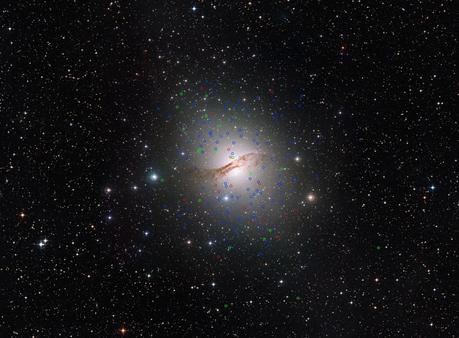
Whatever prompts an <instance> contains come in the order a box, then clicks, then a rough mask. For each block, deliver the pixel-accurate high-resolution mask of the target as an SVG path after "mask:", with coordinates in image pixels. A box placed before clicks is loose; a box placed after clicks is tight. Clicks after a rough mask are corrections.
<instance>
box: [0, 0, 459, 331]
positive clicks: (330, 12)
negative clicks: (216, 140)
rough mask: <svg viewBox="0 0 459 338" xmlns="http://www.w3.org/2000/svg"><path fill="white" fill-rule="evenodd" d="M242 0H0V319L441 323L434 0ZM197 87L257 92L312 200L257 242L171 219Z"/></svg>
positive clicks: (443, 125) (448, 243)
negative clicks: (180, 134)
mask: <svg viewBox="0 0 459 338" xmlns="http://www.w3.org/2000/svg"><path fill="white" fill-rule="evenodd" d="M248 3H249V2H248V1H196V2H189V1H167V2H166V1H164V2H160V1H149V2H146V1H138V2H132V3H121V2H117V1H113V2H109V1H97V2H92V3H84V2H77V1H76V2H54V1H53V2H52V1H30V2H27V3H25V2H10V3H5V4H3V5H2V12H1V15H0V29H1V32H2V33H1V34H0V36H1V37H0V43H1V51H0V60H1V62H0V112H1V120H0V130H1V135H2V136H1V156H0V167H1V169H0V174H1V181H0V182H1V183H0V206H1V209H0V219H1V224H0V227H1V239H2V243H3V244H2V245H1V247H0V253H1V283H0V295H1V299H2V303H3V306H2V308H3V310H1V311H0V315H1V316H0V333H1V336H4V337H10V336H11V337H13V336H19V337H30V336H32V335H34V336H36V337H59V336H64V337H70V336H72V337H90V336H98V337H105V336H106V337H111V336H117V335H126V336H132V337H143V336H145V337H149V336H156V337H177V336H193V337H194V336H196V337H206V336H209V337H225V336H236V337H327V336H328V337H376V336H384V337H455V336H457V334H458V329H457V327H458V317H457V279H455V277H454V275H455V274H456V273H457V261H458V258H459V257H458V252H457V249H456V246H457V236H458V230H457V223H458V190H457V189H458V151H457V128H458V125H457V104H456V102H457V95H458V92H457V90H458V87H457V74H456V64H457V34H456V32H457V29H458V27H457V20H455V12H454V11H453V2H452V1H443V2H441V1H439V2H435V3H430V2H424V1H416V2H414V1H410V2H405V3H403V4H398V3H395V2H394V3H387V4H384V5H383V4H381V5H378V4H375V3H373V2H365V1H362V2H352V1H343V2H324V1H312V2H309V1H293V0H292V1H252V2H251V3H252V4H251V5H249V4H248ZM193 6H196V8H197V9H196V10H195V11H193V9H192V7H193ZM214 6H215V8H214ZM202 16H204V18H202ZM253 54H255V56H254V57H253V56H252V55H253ZM213 57H215V58H213ZM223 61H225V63H223ZM184 79H187V82H184ZM180 90H184V91H185V94H184V96H183V97H181V96H178V95H177V93H178V92H179V91H180ZM204 92H206V93H209V100H210V101H211V100H215V99H216V98H221V100H222V101H223V102H231V104H232V103H234V102H235V101H236V100H237V99H239V98H240V97H243V96H248V97H252V98H253V97H259V100H260V106H261V107H263V109H265V110H266V111H269V112H275V113H276V114H273V123H278V124H279V126H280V128H284V129H279V130H280V131H279V132H284V131H285V133H286V137H288V138H289V139H292V140H295V142H297V145H296V146H297V147H298V149H300V150H301V152H302V154H303V155H302V156H303V157H304V158H305V159H307V163H306V164H305V167H304V168H305V169H304V170H305V173H306V176H307V177H309V178H310V180H311V181H314V182H315V183H314V184H315V185H316V189H317V191H318V200H317V202H316V203H315V204H314V205H313V206H311V207H310V209H309V210H308V211H307V212H306V213H304V212H302V213H300V215H301V217H300V216H298V217H297V218H295V217H296V216H292V217H293V219H294V222H293V224H292V223H289V225H288V226H286V227H285V228H284V229H282V230H280V234H281V238H280V239H276V238H273V239H272V240H269V243H270V244H269V246H268V247H267V248H266V247H264V246H263V245H265V244H263V243H260V240H259V239H258V238H246V237H241V238H239V240H238V239H237V238H236V239H233V240H234V243H233V244H232V245H233V246H234V249H231V250H228V248H227V246H221V247H220V246H216V247H214V248H207V247H206V245H205V243H206V241H207V240H208V237H209V236H216V237H219V236H223V235H222V234H221V233H220V232H219V230H210V232H209V230H206V225H205V223H206V220H205V219H202V220H201V221H202V222H204V224H201V223H200V222H199V221H200V218H199V216H196V215H197V214H193V213H194V212H193V206H187V207H189V208H190V209H189V210H191V211H190V213H191V214H193V216H192V217H191V219H193V220H194V221H190V225H189V228H187V229H185V230H184V229H183V228H182V227H180V220H179V214H178V212H177V209H174V207H173V206H174V205H176V204H177V201H178V197H177V196H178V191H179V189H178V186H177V183H176V181H174V180H175V179H174V175H173V173H172V172H171V163H172V162H173V158H174V156H175V155H174V154H171V152H170V151H171V149H172V148H171V147H172V145H173V144H174V140H173V135H175V134H174V128H175V127H176V126H177V125H178V124H179V123H180V119H181V116H182V115H181V114H182V113H183V111H186V110H190V109H193V107H194V103H193V102H194V101H195V100H198V99H197V97H198V96H202V94H203V93H204ZM171 97H172V99H171ZM177 105H178V106H179V107H180V108H179V109H177ZM318 135H319V137H318ZM144 144H148V145H149V148H148V149H144V148H143V145H144ZM152 165H156V166H157V167H158V168H160V169H161V170H162V172H166V173H167V175H168V178H167V179H166V182H164V184H163V185H161V186H160V187H158V188H155V189H153V190H151V189H140V191H139V192H138V194H135V195H134V194H132V191H131V190H130V187H131V186H132V185H133V184H138V185H139V186H142V187H143V186H144V185H148V183H147V182H145V181H146V179H145V168H148V167H151V166H152ZM107 186H111V187H113V189H114V192H113V194H112V195H111V196H109V197H107V196H106V194H105V192H104V189H105V187H107ZM431 186H434V187H435V189H431ZM165 205H167V206H171V207H170V208H169V207H168V208H167V209H168V210H170V211H165V210H164V209H166V208H165V207H164V206H165ZM21 212H24V214H25V216H21V215H20V214H21ZM108 213H112V214H113V215H114V220H113V222H108V221H107V219H106V216H107V214H108ZM292 215H295V213H294V211H292ZM280 227H281V226H280ZM144 231H149V232H150V233H151V236H148V237H146V236H144ZM212 231H214V232H212ZM249 237H250V236H249ZM44 238H47V239H48V240H49V242H48V243H47V244H46V246H45V247H44V248H39V247H38V246H37V243H39V242H40V241H41V240H43V239H44ZM189 238H192V239H193V243H195V244H193V247H192V248H189V247H187V246H186V244H185V241H186V240H187V239H189ZM139 249H140V250H141V251H142V252H138V250H139ZM260 250H261V251H262V252H263V256H262V257H260V255H259V252H260ZM298 252H300V253H299V254H298ZM147 274H150V277H148V278H147V277H146V275H147ZM280 280H282V281H283V282H282V283H281V284H280V283H279V281H280ZM212 281H215V282H216V286H215V287H213V286H211V282H212ZM195 286H199V289H196V288H195ZM216 309H218V310H216ZM122 328H125V329H126V330H127V331H126V332H125V333H123V332H122V331H121V329H122Z"/></svg>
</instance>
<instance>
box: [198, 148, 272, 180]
mask: <svg viewBox="0 0 459 338" xmlns="http://www.w3.org/2000/svg"><path fill="white" fill-rule="evenodd" d="M265 159H266V154H264V153H247V154H244V155H242V156H239V157H238V158H237V159H236V160H233V161H231V162H229V163H228V164H225V165H224V166H222V167H219V168H214V169H199V168H196V169H195V174H196V175H197V176H198V177H199V178H201V179H204V180H208V179H213V180H220V179H222V178H225V177H226V176H228V175H229V174H230V173H231V172H232V171H234V170H235V169H237V168H241V169H243V168H252V167H257V166H258V165H259V164H260V163H262V162H263V161H265Z"/></svg>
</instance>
